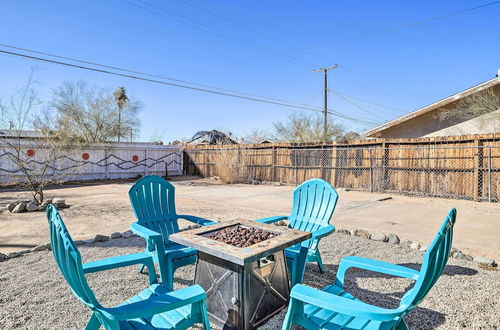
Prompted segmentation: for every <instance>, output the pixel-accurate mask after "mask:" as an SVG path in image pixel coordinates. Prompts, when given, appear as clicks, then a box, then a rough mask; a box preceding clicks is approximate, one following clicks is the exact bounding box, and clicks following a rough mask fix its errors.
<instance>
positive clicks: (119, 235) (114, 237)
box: [111, 232, 122, 239]
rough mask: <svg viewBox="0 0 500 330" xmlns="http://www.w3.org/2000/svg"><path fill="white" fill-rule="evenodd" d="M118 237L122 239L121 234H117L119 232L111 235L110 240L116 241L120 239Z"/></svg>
mask: <svg viewBox="0 0 500 330" xmlns="http://www.w3.org/2000/svg"><path fill="white" fill-rule="evenodd" d="M120 237H122V234H121V233H119V232H116V233H113V234H111V238H112V239H117V238H120Z"/></svg>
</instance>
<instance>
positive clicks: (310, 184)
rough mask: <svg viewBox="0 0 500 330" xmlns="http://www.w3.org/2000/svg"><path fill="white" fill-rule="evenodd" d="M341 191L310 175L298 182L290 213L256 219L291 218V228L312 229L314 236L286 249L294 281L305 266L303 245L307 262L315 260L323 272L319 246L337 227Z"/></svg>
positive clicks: (310, 230)
mask: <svg viewBox="0 0 500 330" xmlns="http://www.w3.org/2000/svg"><path fill="white" fill-rule="evenodd" d="M337 199H338V194H337V192H336V191H335V189H334V188H333V187H332V186H331V185H330V184H329V183H328V182H326V181H324V180H321V179H311V180H308V181H305V182H304V183H302V184H301V185H299V186H298V187H297V188H295V190H294V191H293V207H292V214H291V215H290V216H275V217H270V218H264V219H259V220H256V221H259V222H264V223H274V222H277V221H281V220H286V219H288V221H289V225H288V227H289V228H293V229H297V230H302V231H307V232H310V233H312V238H311V240H308V241H306V242H303V243H302V244H298V245H295V246H292V247H290V248H288V249H286V250H285V255H286V258H287V264H288V269H289V270H290V272H291V277H292V281H291V282H292V285H293V284H295V283H298V282H300V281H299V280H298V279H299V278H301V274H302V273H303V269H301V268H302V266H301V263H300V262H299V255H300V248H301V247H303V248H304V247H305V248H307V249H308V251H307V261H306V262H316V263H317V264H318V267H319V269H320V271H321V272H322V273H323V272H324V268H323V261H322V260H321V255H320V252H319V249H318V245H319V241H320V239H321V238H322V237H325V236H327V235H329V234H331V233H332V232H333V231H334V230H335V227H334V226H332V225H331V224H330V219H331V217H332V214H333V211H334V210H335V206H336V205H337Z"/></svg>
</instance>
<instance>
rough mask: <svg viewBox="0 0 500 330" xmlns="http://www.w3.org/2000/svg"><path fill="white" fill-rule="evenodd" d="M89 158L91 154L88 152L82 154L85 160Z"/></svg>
mask: <svg viewBox="0 0 500 330" xmlns="http://www.w3.org/2000/svg"><path fill="white" fill-rule="evenodd" d="M89 158H90V155H89V154H88V153H86V152H84V153H83V154H82V159H83V160H87V159H89Z"/></svg>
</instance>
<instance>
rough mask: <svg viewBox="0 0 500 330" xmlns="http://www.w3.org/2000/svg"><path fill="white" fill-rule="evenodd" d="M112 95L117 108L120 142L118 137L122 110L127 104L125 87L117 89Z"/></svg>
mask: <svg viewBox="0 0 500 330" xmlns="http://www.w3.org/2000/svg"><path fill="white" fill-rule="evenodd" d="M113 95H114V96H115V101H116V105H117V106H118V142H120V137H121V136H122V110H123V108H124V107H125V106H126V105H127V103H128V96H127V93H126V91H125V87H118V89H117V90H116V92H114V93H113Z"/></svg>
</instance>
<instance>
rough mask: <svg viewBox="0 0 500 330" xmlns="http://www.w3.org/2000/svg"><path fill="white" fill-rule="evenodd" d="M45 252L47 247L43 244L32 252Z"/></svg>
mask: <svg viewBox="0 0 500 330" xmlns="http://www.w3.org/2000/svg"><path fill="white" fill-rule="evenodd" d="M45 250H47V247H46V246H45V245H43V244H42V245H38V246H35V247H34V248H33V249H31V251H32V252H37V251H45Z"/></svg>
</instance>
